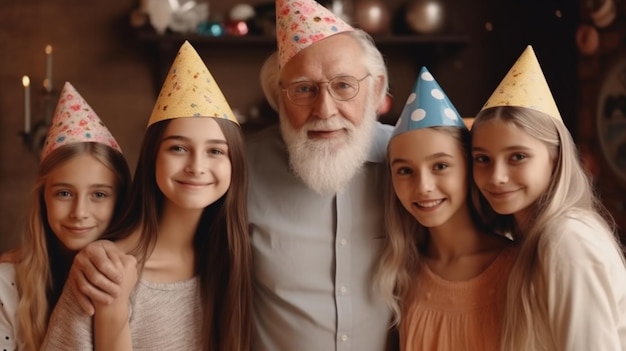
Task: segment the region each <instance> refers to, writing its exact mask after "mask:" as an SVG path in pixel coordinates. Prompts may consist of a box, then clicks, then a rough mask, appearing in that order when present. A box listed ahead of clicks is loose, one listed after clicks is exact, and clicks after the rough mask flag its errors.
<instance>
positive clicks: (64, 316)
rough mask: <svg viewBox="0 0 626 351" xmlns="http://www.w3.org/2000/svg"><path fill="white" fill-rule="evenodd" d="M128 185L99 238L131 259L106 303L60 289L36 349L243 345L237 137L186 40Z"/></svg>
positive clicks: (243, 236)
mask: <svg viewBox="0 0 626 351" xmlns="http://www.w3.org/2000/svg"><path fill="white" fill-rule="evenodd" d="M131 188H132V189H131V199H130V201H129V203H128V204H127V206H126V207H125V211H124V213H123V215H122V218H121V220H120V225H118V226H116V227H113V228H112V229H111V231H110V232H108V233H106V234H105V235H104V236H103V238H105V239H110V240H112V241H114V242H115V246H116V248H117V251H119V250H121V251H122V252H124V253H129V254H131V255H132V256H133V257H136V259H137V263H138V265H137V266H135V265H133V264H132V262H128V264H125V263H124V262H122V264H120V265H118V266H119V268H120V271H122V275H123V279H122V283H121V285H120V292H119V294H118V295H117V296H116V297H115V298H114V299H113V301H112V303H110V304H106V303H101V302H97V301H94V307H95V313H94V316H93V317H91V316H88V315H87V314H86V313H85V312H83V310H82V309H81V307H80V306H79V305H78V304H77V303H76V301H77V299H78V295H79V294H81V292H79V291H78V290H76V287H75V286H74V284H68V285H66V288H65V289H64V290H63V294H62V295H61V298H60V299H59V303H58V304H57V306H56V307H55V310H54V312H53V314H52V317H51V318H50V326H49V328H48V333H47V335H46V341H45V342H44V348H45V349H46V350H90V349H94V348H95V349H103V350H118V351H119V350H131V349H134V350H221V351H248V350H249V348H250V333H251V325H252V278H251V259H252V253H251V251H250V245H249V236H248V229H247V210H246V201H245V200H246V194H247V169H246V164H245V161H244V145H243V134H242V132H241V128H240V127H239V124H238V122H237V120H236V119H235V117H234V114H233V112H232V111H231V109H230V107H229V106H228V103H227V102H226V99H225V98H224V96H223V95H222V92H221V90H220V89H219V87H218V86H217V83H216V81H215V80H214V78H213V76H212V75H211V73H210V72H209V70H208V69H207V67H206V66H205V64H204V62H203V61H202V59H201V58H200V56H199V55H198V53H197V52H196V51H195V49H194V48H193V47H192V46H191V44H190V43H189V42H185V43H184V44H183V45H182V46H181V48H180V50H179V52H178V55H177V56H176V58H175V60H174V62H173V64H172V67H171V69H170V71H169V74H168V75H167V78H166V80H165V82H164V83H163V87H162V89H161V93H160V94H159V97H158V99H157V101H156V103H155V106H154V109H153V111H152V115H151V116H150V120H149V122H148V129H147V131H146V134H145V136H144V139H143V143H142V146H141V150H140V155H139V160H138V163H137V168H136V171H135V177H134V179H133V184H132V187H131ZM94 244H96V243H94ZM116 255H117V254H116ZM122 257H126V255H123V256H122ZM107 259H108V258H107ZM112 263H113V265H115V262H112ZM138 273H139V279H138Z"/></svg>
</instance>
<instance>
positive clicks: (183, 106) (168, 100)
mask: <svg viewBox="0 0 626 351" xmlns="http://www.w3.org/2000/svg"><path fill="white" fill-rule="evenodd" d="M185 117H214V118H224V119H227V120H229V121H231V122H233V123H235V124H237V125H239V122H237V119H236V118H235V114H234V113H233V111H232V110H231V109H230V106H229V105H228V102H227V101H226V98H225V97H224V94H222V91H221V90H220V87H219V86H218V85H217V82H216V81H215V79H214V78H213V75H211V72H209V69H208V68H207V67H206V65H205V64H204V62H203V61H202V58H200V55H198V52H197V51H196V49H194V48H193V46H191V44H190V43H189V41H185V42H184V43H183V44H182V45H181V47H180V49H179V50H178V54H177V55H176V58H175V59H174V62H173V63H172V67H171V68H170V71H169V73H168V74H167V77H166V78H165V82H164V83H163V86H162V87H161V92H160V93H159V97H158V98H157V101H156V102H155V104H154V108H153V109H152V115H150V120H149V121H148V127H149V126H150V125H152V124H154V123H156V122H159V121H163V120H166V119H174V118H185Z"/></svg>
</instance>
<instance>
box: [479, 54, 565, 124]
mask: <svg viewBox="0 0 626 351" xmlns="http://www.w3.org/2000/svg"><path fill="white" fill-rule="evenodd" d="M497 106H517V107H526V108H531V109H534V110H537V111H540V112H543V113H546V114H548V115H550V116H552V117H554V118H557V119H561V114H560V113H559V109H558V108H557V107H556V102H555V101H554V98H553V97H552V93H551V92H550V87H549V86H548V82H546V78H545V76H544V75H543V71H542V70H541V66H540V65H539V61H537V56H535V51H534V50H533V48H532V46H530V45H528V46H527V47H526V49H525V50H524V52H522V55H521V56H520V57H519V58H518V59H517V61H516V62H515V64H513V67H511V69H510V70H509V72H508V73H507V75H506V76H505V77H504V79H503V80H502V81H501V82H500V85H498V87H497V88H496V90H495V91H494V92H493V94H491V97H490V98H489V100H487V102H486V103H485V105H484V106H483V108H482V109H481V111H483V110H486V109H488V108H491V107H497Z"/></svg>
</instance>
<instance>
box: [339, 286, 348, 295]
mask: <svg viewBox="0 0 626 351" xmlns="http://www.w3.org/2000/svg"><path fill="white" fill-rule="evenodd" d="M339 292H340V293H341V295H345V294H346V293H347V292H348V288H346V287H345V286H342V287H341V288H339Z"/></svg>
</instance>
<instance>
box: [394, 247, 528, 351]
mask: <svg viewBox="0 0 626 351" xmlns="http://www.w3.org/2000/svg"><path fill="white" fill-rule="evenodd" d="M516 253H517V250H516V249H514V248H513V247H511V246H509V247H507V248H505V249H504V250H502V252H500V254H499V255H498V256H497V257H496V259H495V260H494V261H493V262H492V263H491V264H490V265H489V266H488V267H487V268H486V269H485V270H484V271H483V272H482V273H481V274H479V275H478V276H476V277H474V278H472V279H470V280H467V281H447V280H444V279H442V278H441V277H439V276H438V275H436V274H435V273H433V272H432V271H431V270H430V269H429V268H428V266H427V265H423V266H422V267H423V268H422V270H421V272H420V275H419V277H418V282H419V288H418V289H419V290H418V291H416V292H415V295H414V299H413V301H412V302H411V303H410V304H409V305H408V307H407V310H406V313H405V314H404V316H403V318H402V321H401V322H400V349H401V350H402V351H417V350H425V351H435V350H440V351H444V350H450V351H459V350H470V351H473V350H476V351H490V350H499V343H500V334H501V327H502V317H503V313H504V303H505V298H506V285H507V277H508V274H509V271H510V269H511V267H512V266H513V263H514V262H515V258H516Z"/></svg>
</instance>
